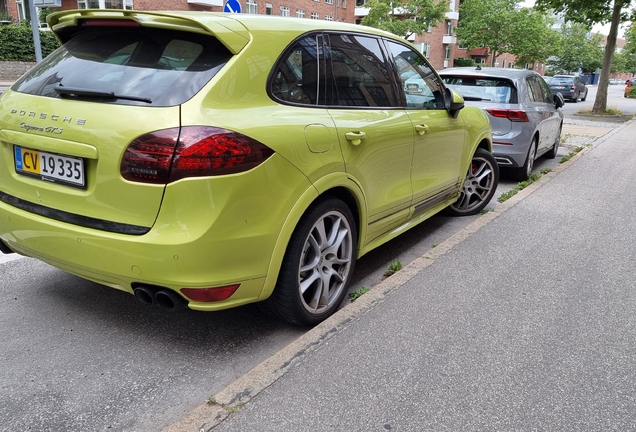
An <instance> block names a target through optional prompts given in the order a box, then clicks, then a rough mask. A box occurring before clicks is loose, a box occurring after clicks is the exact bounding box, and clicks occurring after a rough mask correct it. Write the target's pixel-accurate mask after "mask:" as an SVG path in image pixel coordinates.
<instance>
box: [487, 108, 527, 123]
mask: <svg viewBox="0 0 636 432" xmlns="http://www.w3.org/2000/svg"><path fill="white" fill-rule="evenodd" d="M486 111H488V113H489V114H490V115H491V116H493V117H498V118H507V119H508V120H510V121H512V122H527V121H530V120H529V119H528V114H527V113H526V112H525V111H523V110H506V109H494V108H489V109H487V110H486Z"/></svg>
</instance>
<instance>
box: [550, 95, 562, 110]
mask: <svg viewBox="0 0 636 432" xmlns="http://www.w3.org/2000/svg"><path fill="white" fill-rule="evenodd" d="M552 100H554V106H555V107H557V108H561V107H562V106H563V105H565V99H563V95H562V94H561V93H557V94H555V95H554V96H552Z"/></svg>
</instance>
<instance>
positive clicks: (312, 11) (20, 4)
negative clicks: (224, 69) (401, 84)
mask: <svg viewBox="0 0 636 432" xmlns="http://www.w3.org/2000/svg"><path fill="white" fill-rule="evenodd" d="M3 1H5V0H0V3H1V2H3ZM43 1H45V0H36V6H37V4H38V3H42V2H43ZM46 1H47V2H54V0H46ZM349 1H351V0H349ZM57 3H58V4H59V5H60V6H59V7H58V6H55V7H52V9H54V10H68V9H129V10H147V11H161V10H189V11H213V12H222V11H223V4H224V1H223V0H57ZM240 3H241V7H242V12H244V13H252V14H262V15H281V16H294V17H300V18H311V19H322V20H327V21H343V22H349V23H353V22H354V19H353V12H354V7H353V6H354V5H353V4H352V5H351V6H349V5H348V4H347V0H241V1H240ZM6 6H7V9H8V12H9V15H11V16H12V17H13V18H14V20H22V19H25V18H26V16H27V15H28V0H6Z"/></svg>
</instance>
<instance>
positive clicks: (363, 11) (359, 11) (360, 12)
mask: <svg viewBox="0 0 636 432" xmlns="http://www.w3.org/2000/svg"><path fill="white" fill-rule="evenodd" d="M353 13H354V15H355V16H357V17H364V16H367V15H369V8H368V7H364V6H361V7H358V6H356V8H355V10H354V12H353Z"/></svg>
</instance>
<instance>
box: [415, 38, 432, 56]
mask: <svg viewBox="0 0 636 432" xmlns="http://www.w3.org/2000/svg"><path fill="white" fill-rule="evenodd" d="M415 47H416V48H417V50H418V51H419V52H421V53H422V54H424V57H426V58H429V56H430V55H431V44H430V43H426V42H420V43H416V44H415Z"/></svg>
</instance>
